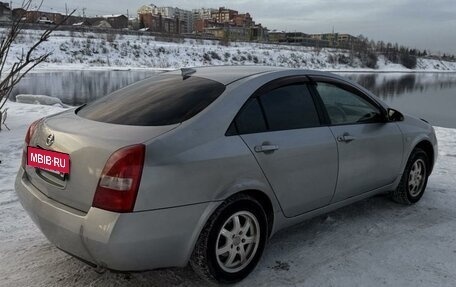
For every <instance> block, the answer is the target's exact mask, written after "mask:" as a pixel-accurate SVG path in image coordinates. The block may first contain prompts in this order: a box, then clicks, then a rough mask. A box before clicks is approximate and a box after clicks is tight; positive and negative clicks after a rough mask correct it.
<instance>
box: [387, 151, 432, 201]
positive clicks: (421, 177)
mask: <svg viewBox="0 0 456 287" xmlns="http://www.w3.org/2000/svg"><path fill="white" fill-rule="evenodd" d="M429 172H430V165H429V157H428V155H427V153H426V152H425V151H424V150H422V149H420V148H415V149H414V150H413V151H412V154H411V155H410V157H409V159H408V161H407V165H406V166H405V170H404V173H403V174H402V177H401V181H400V183H399V185H398V187H397V188H396V190H394V191H393V192H392V193H391V198H392V199H393V200H394V201H396V202H398V203H402V204H408V205H410V204H413V203H416V202H418V201H419V200H420V199H421V197H422V196H423V194H424V191H425V189H426V185H427V181H428V177H429Z"/></svg>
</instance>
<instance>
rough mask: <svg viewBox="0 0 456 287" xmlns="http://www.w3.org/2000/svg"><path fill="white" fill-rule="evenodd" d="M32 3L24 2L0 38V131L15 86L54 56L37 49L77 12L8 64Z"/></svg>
mask: <svg viewBox="0 0 456 287" xmlns="http://www.w3.org/2000/svg"><path fill="white" fill-rule="evenodd" d="M32 2H33V0H23V2H22V5H21V9H19V10H18V11H21V12H19V13H18V14H17V15H16V17H15V18H14V19H12V22H11V26H10V27H9V28H8V29H6V31H4V33H3V35H1V37H0V131H1V126H2V124H3V125H4V124H5V120H6V109H3V108H4V106H5V104H6V101H7V100H8V98H9V96H10V94H11V91H12V90H13V88H14V86H16V85H17V83H19V81H20V80H21V79H22V78H23V77H24V76H25V75H26V74H27V73H28V72H30V71H31V70H32V69H33V68H35V67H36V66H37V65H39V64H40V63H42V62H44V61H46V59H48V58H49V56H50V55H51V54H52V51H51V52H45V53H40V54H37V48H38V47H39V46H40V45H41V44H42V43H43V42H45V41H47V40H48V39H49V37H50V35H51V33H52V32H54V31H55V30H56V29H57V28H58V27H59V26H60V25H62V24H63V23H65V22H66V21H67V20H68V18H69V17H71V16H72V15H73V13H74V12H75V11H73V12H71V13H70V14H69V15H67V16H66V17H64V18H63V21H61V22H60V23H57V24H55V25H52V26H50V27H49V28H48V29H46V30H45V31H43V32H42V33H41V34H40V36H39V37H38V39H37V40H36V41H35V42H33V43H32V44H31V46H30V48H28V51H24V50H23V51H22V54H21V55H20V56H19V57H17V58H16V59H15V61H14V62H13V63H11V62H10V63H7V59H8V56H9V54H10V51H11V48H12V47H13V46H14V44H15V41H16V39H17V37H18V36H19V35H20V34H21V33H22V31H23V30H24V26H25V20H24V19H26V17H27V13H28V12H29V11H31V5H32ZM42 4H43V0H42V1H41V2H40V3H39V5H38V7H37V8H36V10H39V9H40V8H41V5H42ZM34 10H35V9H34ZM5 127H6V125H5Z"/></svg>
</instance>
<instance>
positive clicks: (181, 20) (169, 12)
mask: <svg viewBox="0 0 456 287" xmlns="http://www.w3.org/2000/svg"><path fill="white" fill-rule="evenodd" d="M149 14H150V15H152V16H153V17H152V18H154V17H157V16H161V17H162V19H163V21H165V22H166V23H165V22H164V23H162V24H164V25H165V26H166V25H168V24H169V25H174V24H172V23H171V22H170V20H169V19H175V20H173V21H177V22H176V23H175V25H176V26H177V27H176V28H175V29H173V30H175V31H179V33H192V32H193V29H194V22H193V21H194V17H193V13H192V11H189V10H183V9H180V8H177V7H157V6H155V5H153V4H151V5H143V6H141V7H140V8H139V9H138V17H139V18H140V22H141V18H143V19H144V18H147V19H149V20H151V17H150V16H145V15H149ZM141 15H143V16H141ZM166 19H168V20H166Z"/></svg>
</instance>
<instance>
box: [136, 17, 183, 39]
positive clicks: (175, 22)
mask: <svg viewBox="0 0 456 287" xmlns="http://www.w3.org/2000/svg"><path fill="white" fill-rule="evenodd" d="M139 26H140V27H141V28H142V29H144V28H146V30H147V31H151V32H158V33H167V34H181V33H182V30H183V29H184V23H183V21H180V20H179V18H177V17H176V18H175V19H173V18H168V17H163V16H162V15H161V14H158V15H153V14H150V13H144V14H139Z"/></svg>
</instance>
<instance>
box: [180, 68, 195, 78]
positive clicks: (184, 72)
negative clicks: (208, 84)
mask: <svg viewBox="0 0 456 287" xmlns="http://www.w3.org/2000/svg"><path fill="white" fill-rule="evenodd" d="M181 73H182V78H183V79H184V80H185V79H187V78H189V77H190V75H191V74H194V73H196V70H195V69H192V68H181Z"/></svg>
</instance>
